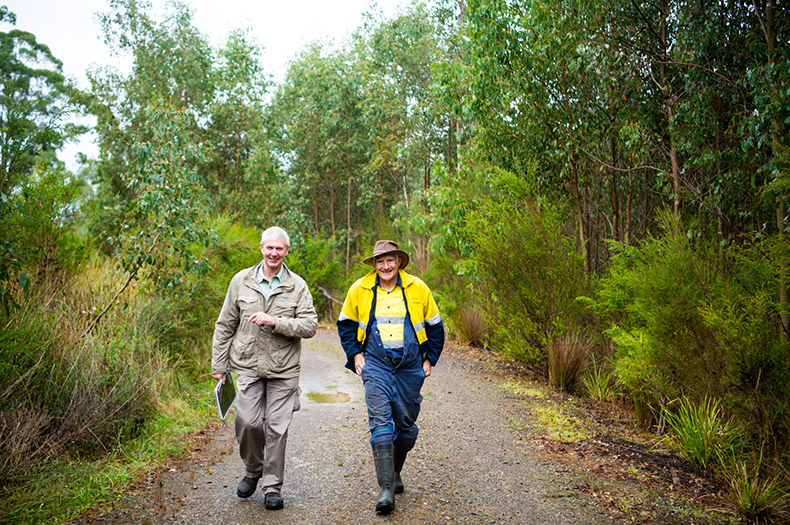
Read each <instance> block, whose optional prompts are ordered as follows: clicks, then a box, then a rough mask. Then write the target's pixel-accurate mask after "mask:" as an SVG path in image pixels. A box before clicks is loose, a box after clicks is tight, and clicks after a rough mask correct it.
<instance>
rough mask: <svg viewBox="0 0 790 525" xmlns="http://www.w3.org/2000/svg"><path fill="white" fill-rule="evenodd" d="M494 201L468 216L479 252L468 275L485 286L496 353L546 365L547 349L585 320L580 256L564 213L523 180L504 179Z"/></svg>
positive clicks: (473, 256)
mask: <svg viewBox="0 0 790 525" xmlns="http://www.w3.org/2000/svg"><path fill="white" fill-rule="evenodd" d="M492 193H493V194H492V196H491V197H490V198H489V199H487V200H484V201H483V204H482V205H481V206H480V208H479V209H478V210H475V211H473V212H471V213H470V215H469V216H468V219H467V228H468V234H469V237H470V239H471V245H472V246H474V250H473V251H472V253H471V254H470V256H469V259H468V265H467V266H466V270H465V271H467V272H474V277H476V278H478V279H479V280H480V283H481V287H480V288H479V289H478V290H477V292H476V293H477V294H478V297H479V300H480V304H481V305H482V306H483V308H484V310H485V314H486V323H487V325H488V326H489V327H490V328H491V344H492V346H494V347H496V348H498V349H501V350H502V351H503V353H504V354H505V355H508V356H511V357H515V358H518V359H521V360H524V361H529V362H533V363H538V364H546V362H547V354H546V348H547V346H548V345H549V344H550V343H551V342H552V341H554V340H555V339H556V338H557V337H559V336H560V335H562V334H563V333H566V332H567V331H568V330H569V329H571V327H573V326H575V325H577V324H578V323H580V322H581V320H582V319H583V315H584V312H583V309H582V308H581V305H580V304H579V303H577V302H576V298H577V297H578V296H580V295H582V294H584V293H585V286H586V285H585V282H584V272H583V269H582V268H583V266H582V256H581V254H580V253H579V251H578V250H577V249H576V248H575V247H574V245H573V242H572V240H571V239H569V238H568V237H567V236H565V235H564V234H563V233H562V230H561V226H562V222H561V218H560V215H559V213H558V212H557V211H556V210H552V209H550V208H545V207H544V208H541V207H540V206H539V204H538V202H537V201H536V200H535V198H534V196H533V194H532V193H531V189H530V188H529V186H528V185H527V184H526V183H525V182H524V181H523V180H522V179H518V178H516V177H514V176H511V175H507V174H504V175H502V176H501V178H500V179H498V180H496V181H494V183H493V187H492Z"/></svg>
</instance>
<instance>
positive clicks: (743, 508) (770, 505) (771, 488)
mask: <svg viewBox="0 0 790 525" xmlns="http://www.w3.org/2000/svg"><path fill="white" fill-rule="evenodd" d="M760 463H762V456H760V459H759V460H758V462H757V464H756V465H755V466H754V467H753V468H749V466H748V465H747V462H746V461H744V460H737V461H735V462H734V464H732V465H730V466H728V467H727V469H726V471H725V479H726V480H727V485H728V486H729V488H730V490H729V493H728V497H729V499H730V501H731V502H732V503H733V505H734V506H735V508H736V509H738V512H740V513H741V514H742V515H743V516H745V517H746V518H748V519H749V520H752V521H753V522H755V523H768V522H770V521H773V520H774V518H780V517H785V518H786V517H787V516H788V514H790V491H788V487H787V486H786V484H785V483H784V482H783V481H782V478H781V477H780V476H767V477H766V476H764V475H763V474H762V473H761V472H760Z"/></svg>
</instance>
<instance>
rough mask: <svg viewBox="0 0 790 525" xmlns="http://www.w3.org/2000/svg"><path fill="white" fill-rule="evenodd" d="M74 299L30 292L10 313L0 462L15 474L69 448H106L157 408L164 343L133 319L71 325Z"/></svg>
mask: <svg viewBox="0 0 790 525" xmlns="http://www.w3.org/2000/svg"><path fill="white" fill-rule="evenodd" d="M71 299H72V298H67V297H43V296H40V295H36V296H30V297H29V299H28V301H26V302H25V304H24V310H20V311H19V312H18V313H17V314H15V315H14V317H13V318H11V319H3V324H4V326H5V327H6V329H5V330H4V331H3V334H2V336H0V345H1V348H0V350H2V351H0V356H2V357H1V359H2V363H1V364H2V367H1V368H2V369H3V378H2V380H3V384H4V385H6V386H5V387H4V390H3V391H2V392H1V393H0V409H1V410H2V411H3V413H4V421H3V425H2V428H0V458H2V461H1V462H0V469H1V470H2V473H3V474H2V475H3V476H4V477H8V479H11V480H13V479H17V476H16V475H15V474H13V473H14V472H16V471H17V470H19V471H20V472H24V471H25V470H26V469H27V468H29V467H34V466H36V465H38V464H39V463H41V462H42V461H45V460H47V459H48V458H52V457H58V456H59V455H62V454H64V453H66V452H68V453H70V454H73V455H77V456H85V457H91V456H92V455H94V454H96V453H101V452H106V451H107V450H109V449H111V448H112V447H113V446H114V443H116V442H117V441H119V440H126V439H130V438H132V437H134V436H135V435H136V434H137V433H138V432H139V429H140V425H141V423H142V422H143V421H144V420H145V418H146V417H147V416H148V415H149V413H150V411H151V409H152V406H153V405H152V403H153V398H152V397H151V396H150V393H151V385H152V381H154V378H155V376H156V373H157V371H158V370H159V369H160V367H161V366H163V363H162V361H161V360H160V356H159V355H158V354H157V347H156V346H155V345H153V344H151V341H150V339H148V338H147V336H145V335H143V334H137V333H135V331H134V325H133V324H131V325H129V327H128V328H123V329H122V330H123V332H124V335H125V337H118V335H119V334H117V333H113V332H114V331H115V330H119V328H114V329H113V330H107V331H99V333H97V334H95V336H94V337H93V338H91V339H78V338H76V337H75V336H74V335H75V334H74V333H73V332H69V333H64V329H63V328H64V327H67V326H69V323H70V322H73V320H74V318H75V317H77V316H78V315H79V312H75V311H74V310H73V309H72V308H73V305H72V304H67V303H64V301H70V300H71ZM75 314H76V315H75ZM115 320H118V319H115ZM130 328H131V330H130ZM23 477H24V476H23Z"/></svg>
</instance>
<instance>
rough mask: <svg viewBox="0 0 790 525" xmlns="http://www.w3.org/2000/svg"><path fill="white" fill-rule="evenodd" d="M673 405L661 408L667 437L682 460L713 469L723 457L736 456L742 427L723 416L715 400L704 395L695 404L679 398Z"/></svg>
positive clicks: (718, 467)
mask: <svg viewBox="0 0 790 525" xmlns="http://www.w3.org/2000/svg"><path fill="white" fill-rule="evenodd" d="M675 404H676V406H677V408H676V411H674V412H673V411H670V410H665V411H664V413H665V417H666V420H667V423H668V424H669V427H670V429H671V431H672V434H670V436H669V439H670V441H672V443H673V444H674V445H675V446H676V447H677V448H678V450H680V452H681V454H683V456H685V457H686V459H688V460H689V461H691V462H692V463H694V464H696V465H699V466H700V467H702V468H703V469H706V470H709V471H711V472H715V471H716V470H717V469H720V467H721V466H723V464H724V460H725V458H728V457H734V456H735V455H736V452H737V451H738V449H739V448H740V447H739V444H740V436H741V434H742V430H741V429H740V428H739V427H738V426H736V425H735V424H733V423H732V421H731V420H725V419H724V417H723V415H722V410H721V406H720V403H719V401H718V400H714V399H711V398H708V397H705V398H704V399H703V400H702V402H701V403H699V404H698V403H696V402H695V401H694V400H692V399H689V398H687V397H683V398H681V399H680V400H678V401H677V402H676V403H675Z"/></svg>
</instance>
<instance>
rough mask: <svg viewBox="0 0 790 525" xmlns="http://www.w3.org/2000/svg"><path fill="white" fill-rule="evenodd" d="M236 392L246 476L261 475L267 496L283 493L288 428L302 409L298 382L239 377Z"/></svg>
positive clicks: (296, 380) (293, 379)
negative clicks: (295, 414) (269, 493)
mask: <svg viewBox="0 0 790 525" xmlns="http://www.w3.org/2000/svg"><path fill="white" fill-rule="evenodd" d="M236 388H237V394H236V440H237V441H238V442H239V455H240V456H241V460H242V461H243V462H244V468H245V470H246V473H245V474H244V475H245V476H250V477H255V476H258V475H261V476H262V477H261V484H262V486H263V493H264V494H265V493H267V492H280V489H281V488H282V486H283V476H284V473H285V445H286V442H287V441H288V427H289V426H290V425H291V419H292V417H293V413H294V412H296V411H297V410H299V408H300V404H299V394H300V389H299V378H298V377H294V378H292V379H264V378H261V377H245V376H238V378H237V379H236Z"/></svg>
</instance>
